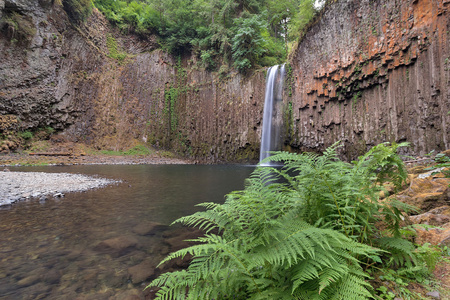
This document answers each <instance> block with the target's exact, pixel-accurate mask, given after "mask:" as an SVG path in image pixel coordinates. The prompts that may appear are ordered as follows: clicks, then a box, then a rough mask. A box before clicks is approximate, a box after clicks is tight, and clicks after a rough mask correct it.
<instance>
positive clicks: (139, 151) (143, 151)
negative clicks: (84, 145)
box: [100, 145, 153, 156]
mask: <svg viewBox="0 0 450 300" xmlns="http://www.w3.org/2000/svg"><path fill="white" fill-rule="evenodd" d="M100 153H101V154H104V155H111V156H122V155H129V156H136V155H150V154H152V153H153V151H152V150H151V149H149V148H148V147H147V146H145V145H137V146H134V147H133V148H130V149H128V150H123V151H114V150H100Z"/></svg>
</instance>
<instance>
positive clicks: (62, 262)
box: [0, 165, 253, 300]
mask: <svg viewBox="0 0 450 300" xmlns="http://www.w3.org/2000/svg"><path fill="white" fill-rule="evenodd" d="M11 171H34V172H67V173H80V174H87V175H95V176H100V177H105V178H111V179H117V180H122V182H121V183H118V184H116V185H113V186H109V187H106V188H102V189H98V190H92V191H88V192H83V193H71V194H67V195H66V196H65V197H64V198H61V199H54V198H52V197H50V198H49V199H48V200H47V201H45V202H39V201H38V200H32V201H27V202H20V203H18V204H15V205H13V206H12V207H10V208H9V209H0V299H2V300H3V299H121V298H123V299H125V298H127V297H130V296H129V295H131V293H128V294H126V293H125V292H123V291H130V290H133V291H134V293H135V294H137V295H138V297H143V294H142V293H141V291H142V288H143V287H144V286H145V283H146V282H148V281H146V282H142V283H136V282H133V280H132V279H131V278H130V275H129V271H128V270H129V268H130V267H133V266H135V265H138V264H139V263H142V262H143V261H148V260H149V259H150V260H153V261H154V264H157V262H158V261H159V260H160V259H161V258H162V257H164V256H165V255H166V254H167V253H168V252H170V251H171V250H172V249H170V243H169V244H168V243H167V238H168V237H172V238H173V236H174V235H175V233H173V232H175V231H174V230H179V229H177V228H175V229H173V228H172V227H171V228H165V227H164V226H161V228H162V229H161V231H164V230H165V231H164V232H163V233H162V234H154V235H139V234H136V232H135V231H134V230H133V228H136V226H138V225H139V224H142V223H146V222H147V223H148V222H156V223H160V224H164V225H169V224H170V223H171V222H172V221H174V220H175V219H177V218H179V217H181V216H184V215H187V214H191V213H193V212H195V211H196V210H197V208H196V207H195V204H198V203H201V202H223V201H224V196H225V195H226V194H227V193H229V192H231V191H233V190H241V189H242V188H243V187H244V179H245V178H247V177H248V176H249V175H250V173H251V172H252V171H253V168H252V167H248V166H227V165H218V166H214V165H92V166H58V167H21V168H11ZM171 231H172V233H171ZM124 236H126V237H132V238H133V239H135V240H137V241H138V245H137V246H135V247H132V249H131V248H130V249H131V250H130V251H128V250H127V252H126V253H125V254H124V253H119V254H118V253H110V252H108V253H105V252H102V251H99V250H98V249H97V248H96V246H97V245H98V244H99V243H100V242H101V241H104V240H108V239H114V238H116V237H124ZM136 291H138V292H136ZM121 293H122V294H121ZM127 295H128V296H127ZM130 299H131V298H130ZM136 299H139V298H136Z"/></svg>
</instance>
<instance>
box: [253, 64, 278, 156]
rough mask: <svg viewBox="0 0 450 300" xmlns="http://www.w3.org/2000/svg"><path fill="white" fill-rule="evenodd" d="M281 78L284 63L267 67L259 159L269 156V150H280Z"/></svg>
mask: <svg viewBox="0 0 450 300" xmlns="http://www.w3.org/2000/svg"><path fill="white" fill-rule="evenodd" d="M283 80H284V65H282V66H281V67H280V66H273V67H270V68H269V70H268V71H267V79H266V95H265V100H264V115H263V123H262V125H263V127H262V134H261V152H260V156H259V160H260V161H261V160H263V159H265V158H266V157H268V156H270V153H269V152H270V151H279V150H281V128H282V123H283V122H282V121H283V118H282V104H283V97H282V95H283Z"/></svg>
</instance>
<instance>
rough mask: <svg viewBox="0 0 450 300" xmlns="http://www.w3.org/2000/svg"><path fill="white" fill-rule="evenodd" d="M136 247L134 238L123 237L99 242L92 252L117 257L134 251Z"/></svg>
mask: <svg viewBox="0 0 450 300" xmlns="http://www.w3.org/2000/svg"><path fill="white" fill-rule="evenodd" d="M137 246H138V240H137V239H136V238H134V237H131V236H127V235H123V236H119V237H115V238H112V239H108V240H104V241H102V242H100V243H99V244H98V245H97V246H95V247H94V250H95V251H98V252H103V253H107V254H110V255H111V256H113V257H119V256H122V255H124V254H127V253H128V252H130V251H132V250H134V249H135V248H136V247H137Z"/></svg>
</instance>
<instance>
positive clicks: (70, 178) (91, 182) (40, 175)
mask: <svg viewBox="0 0 450 300" xmlns="http://www.w3.org/2000/svg"><path fill="white" fill-rule="evenodd" d="M115 182H116V181H114V180H110V179H105V178H96V177H92V176H86V175H80V174H69V173H44V172H10V171H3V172H2V171H0V206H3V205H10V204H12V203H15V202H17V201H20V200H25V199H28V198H37V199H40V200H41V201H45V200H46V198H47V197H63V196H64V193H68V192H80V191H85V190H89V189H93V188H99V187H103V186H106V185H108V184H112V183H115Z"/></svg>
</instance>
